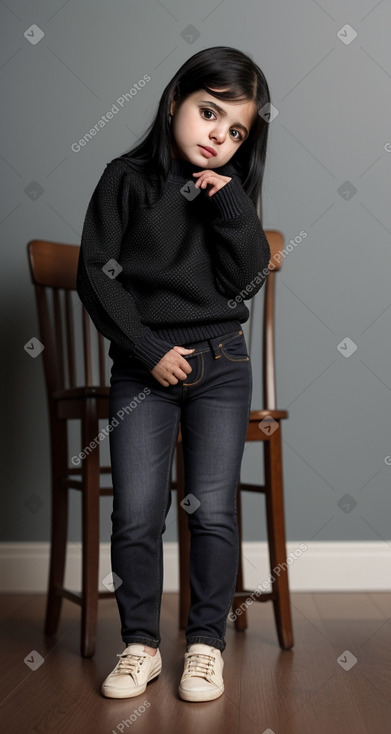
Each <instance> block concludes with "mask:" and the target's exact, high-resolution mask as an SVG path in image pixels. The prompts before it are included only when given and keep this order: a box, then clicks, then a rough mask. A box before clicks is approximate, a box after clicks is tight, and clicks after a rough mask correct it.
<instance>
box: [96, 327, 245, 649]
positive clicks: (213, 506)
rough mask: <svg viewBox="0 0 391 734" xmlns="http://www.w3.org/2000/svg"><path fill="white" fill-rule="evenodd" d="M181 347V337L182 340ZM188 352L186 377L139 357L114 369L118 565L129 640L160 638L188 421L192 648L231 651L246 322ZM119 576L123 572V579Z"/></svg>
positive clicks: (114, 564)
mask: <svg viewBox="0 0 391 734" xmlns="http://www.w3.org/2000/svg"><path fill="white" fill-rule="evenodd" d="M173 346H174V345H173ZM180 346H188V347H193V346H194V347H195V351H194V352H192V353H191V354H190V355H184V358H185V359H186V360H188V362H189V364H190V365H191V367H192V372H191V373H190V374H189V375H187V377H186V378H185V380H179V381H178V383H177V384H176V385H168V386H166V387H163V385H161V384H160V382H158V380H156V378H155V377H154V376H153V375H152V373H151V372H150V370H149V369H148V368H147V367H145V365H143V363H142V362H141V361H140V360H139V359H137V358H136V357H130V358H129V357H126V358H125V359H122V357H121V358H119V359H115V360H114V362H113V365H112V368H111V389H110V421H111V422H112V425H113V428H112V430H111V432H110V434H109V435H110V454H111V469H112V480H113V492H114V497H113V511H112V514H111V521H112V535H111V568H112V572H113V580H114V590H115V596H116V600H117V605H118V610H119V614H120V618H121V636H122V639H123V641H124V643H125V644H126V645H129V644H130V643H132V642H139V643H143V644H144V645H147V646H149V647H155V648H157V647H159V644H160V640H161V637H160V631H159V621H160V607H161V597H162V591H163V543H162V534H163V533H164V532H165V530H166V524H165V520H166V516H167V513H168V511H169V509H170V506H171V490H170V486H169V485H170V480H171V469H172V461H173V456H174V451H175V447H176V440H177V435H178V427H179V421H180V423H181V433H182V442H183V444H182V445H183V455H184V472H185V502H184V503H183V505H184V506H183V508H182V509H181V510H180V511H181V512H187V516H188V518H187V519H188V526H189V530H190V533H191V544H190V587H191V608H190V611H189V617H188V623H187V627H186V644H187V647H188V646H189V645H191V644H193V643H195V642H202V643H204V644H207V645H212V646H214V647H217V648H218V649H219V650H221V651H223V650H224V649H225V646H226V642H225V639H224V635H225V631H226V624H227V616H228V613H229V611H230V607H231V604H232V602H233V595H234V591H235V585H236V575H237V569H238V561H239V550H240V549H239V538H238V527H237V517H236V494H237V487H238V482H239V477H240V467H241V462H242V457H243V451H244V447H245V440H246V434H247V427H248V420H249V414H250V403H251V396H252V368H251V360H250V357H249V354H248V350H247V345H246V341H245V337H244V334H243V332H242V331H239V330H238V331H233V332H232V331H231V332H229V333H225V334H223V336H219V337H214V338H212V339H207V340H205V341H199V342H193V343H192V344H191V343H187V344H182V345H180ZM117 577H118V578H117Z"/></svg>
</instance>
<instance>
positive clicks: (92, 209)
mask: <svg viewBox="0 0 391 734" xmlns="http://www.w3.org/2000/svg"><path fill="white" fill-rule="evenodd" d="M202 170H204V169H203V168H202V167H200V166H196V165H194V164H193V163H190V162H189V161H186V160H184V159H172V164H171V169H170V173H169V175H168V178H167V180H166V182H165V187H164V193H163V196H162V198H161V199H160V200H159V201H158V202H157V203H155V204H154V205H153V206H152V207H151V200H152V201H153V198H154V196H156V178H154V177H153V176H150V177H146V176H145V175H140V173H138V172H136V170H135V168H134V165H132V161H131V159H130V158H129V156H127V154H126V153H125V154H124V155H122V156H120V157H118V158H114V159H113V160H112V161H111V162H110V163H108V164H106V168H105V170H104V171H103V173H102V175H101V178H100V180H99V181H98V183H97V185H96V188H95V190H94V192H93V194H92V197H91V200H90V203H89V205H88V209H87V213H86V216H85V221H84V226H83V232H82V239H81V248H80V256H79V263H78V271H77V284H76V288H77V292H78V294H79V296H80V299H81V301H82V303H83V304H84V306H85V307H86V309H87V311H88V313H89V314H90V316H91V319H92V321H93V323H94V324H95V326H96V328H97V329H98V331H100V332H101V333H102V334H103V336H105V337H106V338H107V339H109V340H110V341H111V345H110V350H109V355H110V356H111V357H112V358H113V359H114V358H115V357H116V356H117V355H122V356H130V355H132V356H136V357H137V358H139V359H140V361H142V362H143V363H144V364H145V365H146V367H147V368H148V369H150V370H151V369H152V368H153V367H154V366H155V365H156V364H157V363H158V362H159V360H160V359H161V358H162V357H163V355H164V354H166V353H167V352H168V351H169V350H170V349H172V347H173V346H175V345H182V346H185V345H186V344H189V345H193V344H194V343H195V342H197V341H199V340H203V339H208V338H211V337H214V336H219V335H221V334H223V333H225V332H228V331H234V330H235V329H237V328H240V324H241V323H244V322H245V321H247V319H248V317H249V310H248V308H247V306H246V305H245V303H244V298H246V300H248V299H249V298H253V296H255V294H256V293H257V292H258V291H259V290H260V288H261V287H262V285H263V283H264V281H265V272H266V273H267V271H265V268H267V265H268V262H269V259H270V248H269V244H268V242H267V239H266V236H265V233H264V231H263V228H262V225H261V222H260V219H259V217H258V214H257V212H256V209H255V207H254V204H253V203H252V201H251V199H250V198H249V197H248V196H247V194H246V193H245V191H244V189H243V187H242V185H241V182H240V178H239V176H238V174H237V173H236V169H234V168H233V166H232V165H231V163H230V162H228V163H227V164H225V165H224V166H220V167H219V168H215V169H213V170H215V171H216V173H220V174H222V175H225V176H231V177H232V180H231V181H229V182H228V183H227V184H225V185H224V186H223V187H222V188H221V189H219V190H218V191H217V192H216V193H215V194H213V196H211V197H209V196H208V191H209V190H210V188H211V187H210V186H207V187H206V189H195V188H194V184H195V183H196V181H197V177H195V176H192V173H193V171H202ZM189 181H191V182H192V183H191V184H188V182H189ZM246 286H247V290H246ZM235 297H236V300H235Z"/></svg>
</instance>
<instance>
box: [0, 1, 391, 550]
mask: <svg viewBox="0 0 391 734" xmlns="http://www.w3.org/2000/svg"><path fill="white" fill-rule="evenodd" d="M346 23H348V24H350V25H351V26H352V27H353V28H354V29H355V31H356V32H357V33H358V36H357V37H356V38H355V39H354V40H352V41H351V42H349V43H345V42H343V41H342V40H340V38H339V37H338V36H337V32H339V31H340V29H341V28H343V27H344V26H345V24H346ZM390 23H391V7H390V3H387V2H380V3H379V2H376V0H351V1H350V2H347V1H346V0H345V1H344V2H337V0H330V1H329V2H327V1H326V0H323V2H315V1H312V0H297V1H296V2H294V3H292V2H288V0H285V1H282V2H278V3H277V2H273V3H272V2H269V0H261V1H258V2H251V1H250V0H244V1H243V2H242V3H240V4H238V3H237V2H232V1H231V0H224V2H222V3H219V2H216V3H212V5H211V4H210V2H206V0H202V1H201V2H197V3H191V4H190V3H183V2H179V0H165V2H164V3H161V2H157V1H155V0H146V2H143V3H135V2H125V1H124V0H121V2H119V1H118V0H116V1H115V2H102V1H101V0H100V1H98V2H97V1H95V2H92V1H91V0H88V1H86V0H85V1H84V2H64V1H63V0H58V1H56V2H54V1H52V2H49V1H48V0H42V1H41V2H27V0H13V2H12V3H11V0H8V1H7V2H2V3H0V27H1V28H2V43H1V47H0V48H1V50H0V85H1V100H2V122H1V125H2V131H1V141H2V152H1V160H0V175H1V177H2V179H3V185H2V192H3V193H2V197H1V204H0V227H1V242H2V255H3V257H2V262H3V267H2V268H1V278H2V287H1V304H0V320H1V329H2V346H3V349H2V361H1V368H0V380H1V394H2V402H3V422H2V428H3V435H2V441H1V443H0V446H1V452H2V456H1V464H0V466H1V468H0V473H1V484H2V492H1V496H2V510H1V516H0V542H7V541H35V540H36V541H47V540H48V539H49V528H50V525H49V518H50V464H49V434H48V420H47V418H48V416H47V408H46V400H45V392H44V381H43V363H42V359H41V358H40V357H38V358H36V359H32V358H31V357H30V356H29V355H28V354H27V353H26V351H25V349H24V345H25V344H26V343H27V342H28V341H29V340H30V339H31V337H33V336H39V333H38V324H37V315H36V307H35V299H34V292H33V287H32V284H31V281H30V275H29V271H28V266H27V255H26V244H27V242H28V241H29V240H30V239H34V238H43V239H52V240H56V241H60V242H67V243H70V244H75V243H76V244H79V243H80V236H81V231H82V226H83V220H84V215H85V211H86V207H87V205H88V202H89V199H90V196H91V194H92V191H93V189H94V187H95V185H96V183H97V181H98V179H99V177H100V175H101V173H102V172H103V169H104V168H105V166H106V163H107V162H109V161H110V160H111V159H112V158H113V157H115V156H116V155H120V154H121V153H123V152H124V151H125V150H128V149H129V148H130V147H131V146H132V145H133V144H135V142H136V141H137V138H138V137H139V136H140V135H141V134H142V133H143V131H144V130H145V128H146V126H147V125H148V124H149V122H150V120H151V118H152V116H153V114H154V111H155V109H156V106H157V103H158V100H159V98H160V95H161V93H162V91H163V88H164V87H165V85H166V84H167V82H168V81H169V79H170V78H171V77H172V75H173V74H174V73H175V72H176V70H177V69H178V68H179V66H180V65H181V64H182V63H183V62H184V61H185V60H186V59H187V58H188V57H189V56H191V55H192V54H194V53H195V52H196V51H198V50H200V49H202V48H207V47H209V46H215V45H228V46H234V47H237V48H239V49H241V50H243V51H245V52H247V53H249V54H251V55H252V56H253V58H254V60H255V61H256V62H257V63H258V64H259V65H260V66H261V68H262V69H263V71H264V73H265V75H266V78H267V80H268V83H269V86H270V90H271V95H272V102H273V104H274V106H275V107H276V108H277V110H278V113H279V114H278V115H277V117H276V118H275V119H274V120H273V121H272V123H271V125H270V137H269V140H270V144H269V151H268V162H267V169H266V177H265V186H264V198H263V211H264V214H263V224H264V228H265V229H267V228H276V229H279V230H281V231H282V232H283V233H284V236H285V238H286V242H289V240H295V238H296V241H295V245H296V246H294V247H293V248H292V249H291V252H289V253H287V255H286V257H285V258H284V260H283V267H282V270H281V272H280V274H279V275H278V284H277V333H276V357H277V389H278V393H277V394H278V407H279V408H283V409H288V410H289V420H287V421H285V422H284V423H283V427H282V431H283V457H284V480H285V498H286V522H287V536H288V539H289V540H308V539H314V540H319V541H321V540H323V541H324V540H371V541H377V540H382V539H383V540H384V541H385V542H388V541H387V539H388V540H390V538H391V533H390V499H389V497H390V493H389V481H390V479H389V477H390V472H391V467H390V466H389V465H388V464H387V459H386V457H387V456H389V455H390V454H391V433H390V431H389V426H390V419H389V418H390V412H391V393H390V388H391V377H390V370H389V365H390V346H389V345H390V317H391V310H390V308H389V307H390V305H391V303H390V301H391V296H390V288H389V272H390V265H391V262H390V261H391V254H390V232H391V212H390V206H389V195H390V166H391V154H390V150H391V142H390V141H391V126H390V119H391V109H390V100H391V94H390V80H391V55H390V45H389V27H390ZM32 24H36V25H37V26H38V27H39V28H40V29H42V31H43V33H44V36H43V38H42V39H41V40H40V41H39V42H38V43H36V44H34V45H33V44H31V43H30V41H29V40H28V38H26V37H25V36H24V33H25V32H26V31H28V29H29V28H30V26H31V25H32ZM188 26H194V27H195V29H196V30H197V33H196V34H193V36H192V31H191V30H190V34H189V30H187V31H186V29H188ZM342 33H343V32H342ZM350 33H351V31H348V34H347V35H344V36H342V34H340V35H341V36H342V37H343V38H344V40H345V41H350V39H351V37H350V35H349V34H350ZM194 35H195V36H197V37H196V38H194ZM30 37H31V36H30ZM35 37H36V36H35ZM387 49H388V50H387ZM145 74H148V75H150V76H151V81H149V82H147V84H146V85H145V87H144V88H143V89H142V90H141V91H140V92H138V93H137V95H136V96H135V97H133V98H132V99H131V100H130V101H128V102H125V103H124V106H123V107H122V108H121V109H120V110H119V112H118V113H117V114H115V115H114V116H113V118H112V119H111V120H110V121H108V123H107V125H106V126H105V127H104V128H102V129H101V130H100V131H99V133H98V134H97V135H96V136H95V137H94V138H93V139H92V140H91V141H90V142H89V143H88V144H87V145H86V146H85V147H83V148H81V150H80V151H79V152H74V151H73V150H72V148H71V146H72V144H73V143H75V142H76V141H78V140H79V139H80V138H81V137H82V136H83V135H85V134H86V133H87V132H88V130H89V129H90V128H91V127H92V125H94V124H96V123H97V121H98V120H99V119H100V118H101V116H102V115H104V114H105V113H106V112H107V111H108V110H110V109H111V107H112V105H113V104H114V103H116V100H117V99H118V98H119V97H120V96H121V95H123V94H124V93H125V92H127V91H129V90H130V88H132V87H133V85H134V84H135V83H137V82H138V80H140V79H142V78H143V77H144V75H145ZM37 184H38V185H39V187H40V188H38V187H37ZM32 190H34V191H37V190H38V195H34V194H32V193H31V192H32ZM345 192H348V193H345ZM300 232H304V233H305V234H306V236H305V237H304V236H303V235H302V236H300ZM247 305H249V306H250V305H251V307H252V308H253V309H254V318H253V322H252V323H253V333H252V334H251V354H252V360H253V362H252V363H253V375H254V394H253V404H252V407H253V408H261V407H263V406H262V402H261V384H260V374H261V373H260V370H261V345H260V326H261V315H262V307H263V291H262V290H261V291H260V293H258V294H257V296H256V297H255V299H254V300H253V301H247ZM77 307H79V306H77ZM248 326H249V324H248V323H247V324H246V326H245V328H246V335H247V337H248V339H250V334H249V329H248ZM350 340H351V341H350ZM352 343H353V344H352ZM351 346H354V347H356V349H355V351H354V352H353V353H351V354H350V351H349V350H350V347H351ZM348 354H350V356H349V357H348ZM109 364H111V362H110V361H109ZM103 425H105V422H102V426H103ZM78 437H79V432H78V426H77V424H74V425H73V426H72V431H71V448H70V452H71V453H70V455H72V454H73V453H74V452H75V451H76V452H78V451H79V450H80V448H81V447H80V446H79V444H78V440H79V439H78ZM108 459H109V454H108V441H107V440H106V442H105V444H102V460H103V461H108ZM242 479H243V480H244V481H257V480H258V481H263V463H262V445H261V444H252V445H247V446H246V450H245V453H244V459H243V470H242ZM346 495H348V497H347V498H346ZM343 497H345V499H344V500H343V501H342V502H340V500H341V498H343ZM173 499H174V500H175V494H174V496H173ZM243 499H244V517H245V532H244V537H245V539H246V540H265V539H266V535H265V521H264V506H263V502H264V500H263V498H262V497H261V496H258V497H255V496H252V495H248V494H244V495H243ZM339 503H340V504H339ZM355 503H357V504H355ZM340 505H343V507H341V506H340ZM110 511H111V498H103V499H102V500H101V539H102V541H104V540H106V541H107V540H109V537H110V530H111V526H110ZM175 518H176V513H175V502H173V506H172V508H171V510H170V514H169V517H168V519H167V531H166V534H165V536H164V537H165V540H174V539H175V538H176V526H175ZM69 538H70V540H74V541H75V542H79V541H80V496H79V494H78V493H75V492H71V523H70V528H69Z"/></svg>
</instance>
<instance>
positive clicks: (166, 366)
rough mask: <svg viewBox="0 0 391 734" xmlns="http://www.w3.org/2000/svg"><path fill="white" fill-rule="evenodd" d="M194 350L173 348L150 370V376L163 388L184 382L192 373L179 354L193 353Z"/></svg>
mask: <svg viewBox="0 0 391 734" xmlns="http://www.w3.org/2000/svg"><path fill="white" fill-rule="evenodd" d="M194 349H195V347H192V348H191V349H188V348H187V347H179V346H175V347H173V348H172V349H170V351H169V352H166V354H164V355H163V357H162V358H161V360H160V361H159V362H158V363H157V364H155V366H154V367H153V369H152V370H151V374H152V375H153V376H154V377H155V378H156V380H157V381H158V382H160V384H161V385H163V387H168V385H176V384H177V383H178V381H179V380H185V379H186V377H187V376H188V375H189V374H190V372H191V371H192V367H190V364H189V363H188V362H187V360H186V359H184V357H181V354H188V353H189V352H194Z"/></svg>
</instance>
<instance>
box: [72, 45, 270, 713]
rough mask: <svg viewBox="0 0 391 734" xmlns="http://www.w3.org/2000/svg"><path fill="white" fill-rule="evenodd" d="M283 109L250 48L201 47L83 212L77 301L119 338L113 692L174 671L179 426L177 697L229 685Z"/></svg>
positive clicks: (133, 691)
mask: <svg viewBox="0 0 391 734" xmlns="http://www.w3.org/2000/svg"><path fill="white" fill-rule="evenodd" d="M269 102H270V96H269V89H268V86H267V83H266V80H265V77H264V75H263V73H262V71H261V70H260V69H259V67H258V66H257V65H256V64H255V63H254V62H253V61H252V60H251V59H250V58H249V57H248V56H246V55H245V54H244V53H242V52H241V51H239V50H237V49H234V48H229V47H224V46H216V47H213V48H208V49H204V50H202V51H199V52H198V53H196V54H195V55H194V56H192V57H191V58H190V59H189V60H188V61H186V62H185V63H184V64H183V66H182V67H181V68H180V69H179V71H178V72H177V73H176V74H175V76H174V77H173V79H172V80H171V81H170V83H169V84H168V85H167V87H166V88H165V90H164V92H163V95H162V97H161V100H160V103H159V108H158V111H157V114H156V117H155V119H154V121H153V122H152V124H151V125H150V127H149V128H148V130H147V132H146V133H145V136H144V140H143V142H141V143H140V144H139V145H137V146H136V147H135V148H133V149H132V150H130V151H129V152H127V153H124V154H123V155H121V156H119V157H117V158H114V159H113V160H112V161H111V162H110V163H108V164H107V165H106V168H105V170H104V171H103V174H102V176H101V178H100V180H99V182H98V184H97V186H96V188H95V190H94V193H93V195H92V198H91V200H90V203H89V206H88V210H87V213H86V217H85V222H84V227H83V234H82V241H81V249H80V258H79V266H78V274H77V291H78V294H79V296H80V298H81V301H82V302H83V304H84V305H85V307H86V309H87V310H88V312H89V314H90V316H91V318H92V320H93V322H94V324H95V325H96V327H97V329H98V330H99V331H100V332H101V333H102V334H103V335H104V336H105V337H106V338H108V339H109V340H110V341H111V344H110V350H109V355H110V357H111V358H112V360H113V364H112V368H111V380H110V382H111V388H110V423H111V424H112V430H111V432H110V454H111V468H112V480H113V493H114V496H113V512H112V515H111V520H112V535H111V566H112V573H113V579H114V587H115V596H116V600H117V604H118V610H119V615H120V618H121V637H122V640H123V642H124V644H125V645H126V648H125V650H124V651H123V652H122V653H118V654H117V656H118V657H119V658H120V659H119V661H118V663H117V665H116V666H115V668H114V670H113V671H112V672H111V673H110V675H108V677H107V678H106V679H105V681H104V682H103V684H102V690H101V692H102V694H103V695H104V696H108V697H112V698H127V697H132V696H138V695H140V694H141V693H143V692H144V691H145V689H146V686H147V683H148V682H149V681H151V680H152V679H153V678H156V676H158V675H159V673H160V671H161V667H162V661H161V656H160V651H159V645H160V641H161V638H160V632H159V619H160V606H161V596H162V590H163V545H162V534H163V533H164V531H165V529H166V525H165V519H166V516H167V513H168V511H169V509H170V506H171V492H170V489H169V485H170V476H171V467H172V460H173V454H174V451H175V447H176V441H177V435H178V428H179V422H180V424H181V432H182V441H183V452H184V466H185V482H186V498H185V499H186V502H185V503H184V508H183V510H182V511H183V512H185V511H186V512H187V514H188V524H189V529H190V532H191V549H190V585H191V608H190V612H189V617H188V624H187V628H186V653H185V656H184V670H183V675H182V678H181V681H180V685H179V695H180V697H181V698H182V699H184V700H186V701H209V700H212V699H215V698H218V697H219V696H221V694H222V693H223V691H224V682H223V676H222V673H223V664H224V663H223V659H222V656H221V653H222V652H223V651H224V649H225V646H226V643H225V639H224V635H225V631H226V623H227V615H228V613H229V610H230V607H231V604H232V602H233V595H234V590H235V585H236V575H237V569H238V560H239V542H238V529H237V518H236V492H237V487H238V481H239V476H240V466H241V461H242V456H243V451H244V446H245V440H246V435H247V426H248V419H249V413H250V403H251V395H252V371H251V360H250V356H249V354H248V350H247V345H246V342H245V338H244V335H243V331H242V328H241V324H242V323H244V322H245V321H247V319H248V317H249V311H248V308H247V307H246V305H245V303H244V299H250V298H253V296H255V294H256V293H257V292H258V291H259V290H260V288H261V286H262V285H263V283H264V281H265V279H266V277H267V273H268V269H267V266H268V263H269V259H270V248H269V245H268V242H267V239H266V236H265V233H264V231H263V228H262V225H261V222H260V220H259V217H258V215H257V212H256V203H257V199H258V196H259V195H260V192H261V186H262V178H263V172H264V165H265V157H266V145H267V134H268V124H267V122H266V121H265V119H264V117H262V115H261V114H259V112H260V111H261V112H263V110H262V108H263V107H264V105H267V103H269Z"/></svg>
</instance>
